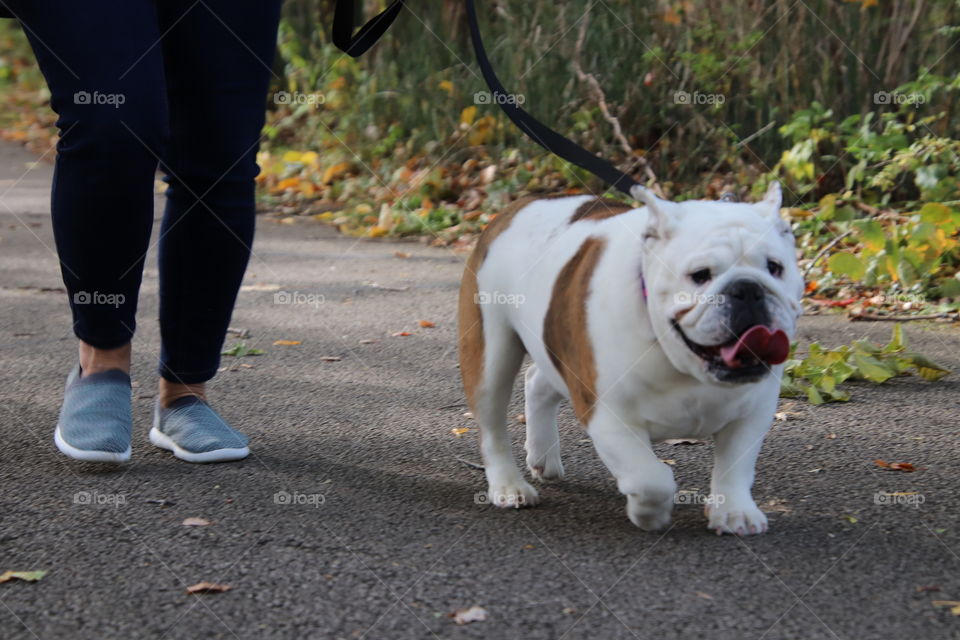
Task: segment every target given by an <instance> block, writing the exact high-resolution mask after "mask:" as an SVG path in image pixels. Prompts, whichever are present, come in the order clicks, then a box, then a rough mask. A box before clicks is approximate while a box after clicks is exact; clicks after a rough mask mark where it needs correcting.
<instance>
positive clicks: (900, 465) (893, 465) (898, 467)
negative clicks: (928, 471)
mask: <svg viewBox="0 0 960 640" xmlns="http://www.w3.org/2000/svg"><path fill="white" fill-rule="evenodd" d="M873 463H874V464H875V465H877V466H878V467H880V468H881V469H889V470H890V471H903V472H904V473H912V472H914V471H916V470H917V469H916V467H914V466H913V465H912V464H910V463H909V462H887V461H886V460H881V459H879V458H877V459H876V460H874V461H873Z"/></svg>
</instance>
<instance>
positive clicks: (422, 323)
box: [420, 320, 437, 329]
mask: <svg viewBox="0 0 960 640" xmlns="http://www.w3.org/2000/svg"><path fill="white" fill-rule="evenodd" d="M420 326H421V327H423V328H424V329H432V328H433V327H435V326H437V325H436V323H433V322H430V321H429V320H421V321H420Z"/></svg>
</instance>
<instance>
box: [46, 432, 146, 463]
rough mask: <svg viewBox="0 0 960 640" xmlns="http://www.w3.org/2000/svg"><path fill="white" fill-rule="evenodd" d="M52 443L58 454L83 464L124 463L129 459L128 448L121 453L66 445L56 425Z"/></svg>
mask: <svg viewBox="0 0 960 640" xmlns="http://www.w3.org/2000/svg"><path fill="white" fill-rule="evenodd" d="M53 441H54V442H55V443H56V445H57V449H59V450H60V453H62V454H64V455H66V456H70V457H71V458H73V459H75V460H83V461H84V462H126V461H127V460H129V459H130V447H127V450H126V451H124V452H123V453H115V452H113V451H88V450H86V449H77V448H76V447H74V446H72V445H70V444H69V443H67V441H66V440H64V439H63V436H62V435H60V425H57V428H56V429H55V430H54V432H53Z"/></svg>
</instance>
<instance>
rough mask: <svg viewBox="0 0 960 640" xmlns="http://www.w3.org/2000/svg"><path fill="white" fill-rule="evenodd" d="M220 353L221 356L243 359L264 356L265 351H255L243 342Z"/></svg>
mask: <svg viewBox="0 0 960 640" xmlns="http://www.w3.org/2000/svg"><path fill="white" fill-rule="evenodd" d="M220 353H221V355H225V356H233V357H235V358H243V357H244V356H262V355H263V349H254V348H252V347H248V346H247V345H245V344H244V343H242V342H238V343H237V344H235V345H233V346H232V347H230V348H229V349H227V350H226V351H221V352H220Z"/></svg>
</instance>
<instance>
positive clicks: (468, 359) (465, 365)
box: [457, 197, 539, 409]
mask: <svg viewBox="0 0 960 640" xmlns="http://www.w3.org/2000/svg"><path fill="white" fill-rule="evenodd" d="M538 199H539V198H535V197H528V198H520V199H519V200H514V201H513V202H511V203H510V204H508V205H507V206H506V207H504V209H503V211H501V212H500V213H499V214H497V217H496V218H494V219H493V220H492V221H491V222H490V224H488V225H487V227H486V229H484V230H483V233H481V234H480V238H479V240H477V246H476V247H474V249H473V252H472V253H471V254H470V257H469V258H467V265H466V268H465V269H464V270H463V278H462V279H461V280H460V300H459V306H458V312H457V325H458V334H459V338H458V347H459V351H460V376H461V377H462V378H463V389H464V391H465V392H466V394H467V402H468V403H469V405H470V408H471V409H473V408H474V406H473V401H474V394H475V392H476V388H477V385H479V384H480V379H481V376H482V375H483V353H484V339H483V314H482V313H481V311H480V305H479V304H478V303H477V294H478V293H479V292H480V290H479V286H478V285H477V272H478V271H480V267H481V266H482V265H483V261H484V260H485V259H486V257H487V253H488V252H489V251H490V245H491V244H493V241H494V240H496V239H497V237H498V236H499V235H500V234H501V233H503V232H504V231H506V230H507V228H508V227H509V226H510V223H511V222H512V221H513V217H514V216H515V215H517V212H518V211H520V210H521V209H523V208H524V207H525V206H527V205H528V204H530V203H531V202H533V201H534V200H538Z"/></svg>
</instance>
